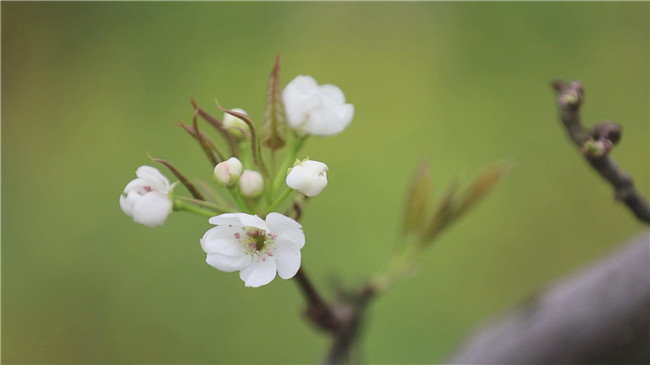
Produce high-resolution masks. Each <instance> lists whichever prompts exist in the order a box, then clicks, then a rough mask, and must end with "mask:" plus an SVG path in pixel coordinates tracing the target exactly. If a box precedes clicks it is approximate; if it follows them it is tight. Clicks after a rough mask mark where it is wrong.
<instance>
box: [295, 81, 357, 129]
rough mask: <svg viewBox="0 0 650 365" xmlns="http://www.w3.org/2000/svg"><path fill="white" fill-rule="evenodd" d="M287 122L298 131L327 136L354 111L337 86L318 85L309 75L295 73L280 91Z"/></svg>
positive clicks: (349, 119)
mask: <svg viewBox="0 0 650 365" xmlns="http://www.w3.org/2000/svg"><path fill="white" fill-rule="evenodd" d="M282 99H283V101H284V107H285V111H286V114H287V121H288V122H289V125H290V126H291V127H292V128H293V129H295V130H296V132H298V134H301V135H305V134H313V135H316V136H331V135H333V134H337V133H340V132H342V131H343V130H344V129H345V128H346V127H347V126H348V124H350V121H352V117H353V115H354V106H353V105H352V104H346V103H345V95H343V92H342V91H341V89H339V88H338V87H337V86H334V85H330V84H326V85H320V86H319V85H318V83H317V82H316V80H314V78H313V77H311V76H303V75H300V76H297V77H296V78H295V79H293V80H292V81H291V82H289V84H287V86H286V87H285V88H284V91H282Z"/></svg>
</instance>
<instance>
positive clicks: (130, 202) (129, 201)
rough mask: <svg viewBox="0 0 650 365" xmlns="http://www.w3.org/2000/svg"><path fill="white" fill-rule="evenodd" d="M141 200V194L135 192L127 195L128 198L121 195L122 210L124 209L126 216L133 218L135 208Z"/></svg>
mask: <svg viewBox="0 0 650 365" xmlns="http://www.w3.org/2000/svg"><path fill="white" fill-rule="evenodd" d="M139 199H140V194H138V193H137V192H135V191H131V192H129V193H127V195H126V196H124V194H122V195H120V208H122V211H123V212H124V214H126V215H128V216H129V217H133V206H134V205H135V203H136V202H137V201H138V200H139Z"/></svg>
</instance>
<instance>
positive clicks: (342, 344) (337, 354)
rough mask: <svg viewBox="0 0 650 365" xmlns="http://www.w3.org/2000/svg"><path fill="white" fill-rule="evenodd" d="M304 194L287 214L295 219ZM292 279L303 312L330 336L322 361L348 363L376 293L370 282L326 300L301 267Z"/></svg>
mask: <svg viewBox="0 0 650 365" xmlns="http://www.w3.org/2000/svg"><path fill="white" fill-rule="evenodd" d="M306 198H307V197H305V196H304V195H299V196H298V197H297V199H296V201H294V203H293V205H292V206H291V207H290V208H289V211H288V212H287V215H288V216H290V217H292V218H294V219H295V220H299V219H300V215H301V214H300V213H301V205H302V203H304V200H305V199H306ZM294 279H295V280H296V282H297V283H298V286H299V287H300V289H301V291H302V293H303V295H304V297H305V300H306V301H307V309H306V310H305V316H306V317H307V318H308V319H309V321H310V322H311V323H312V324H313V325H314V326H315V327H317V328H318V329H320V330H322V331H325V332H327V333H328V334H329V335H330V336H331V337H332V344H331V346H330V349H329V351H328V353H327V355H326V357H325V360H324V363H325V364H345V363H349V361H350V352H351V349H352V348H353V346H354V345H355V344H356V342H357V340H358V338H359V332H360V329H361V326H362V323H363V316H364V313H365V309H366V308H367V306H368V304H369V303H370V301H371V299H372V298H374V295H375V293H376V290H375V288H374V286H372V285H371V284H367V285H366V286H364V287H362V289H361V290H358V291H354V290H353V291H341V293H339V297H338V299H337V300H336V301H333V302H331V303H330V302H327V301H326V300H324V299H323V297H322V296H321V295H320V294H319V292H318V291H317V290H316V288H315V287H314V285H313V284H312V282H311V281H310V280H309V278H308V277H307V274H305V271H304V269H303V268H300V269H299V270H298V272H297V273H296V276H294Z"/></svg>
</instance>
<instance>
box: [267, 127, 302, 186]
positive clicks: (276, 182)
mask: <svg viewBox="0 0 650 365" xmlns="http://www.w3.org/2000/svg"><path fill="white" fill-rule="evenodd" d="M306 139H307V136H305V137H298V136H296V137H295V138H294V139H293V144H292V146H291V150H289V153H288V154H287V156H286V158H285V159H284V161H283V162H282V164H281V165H280V168H279V169H278V170H277V171H276V172H275V174H276V175H275V178H274V179H273V186H271V189H273V191H275V189H277V188H278V187H279V186H280V183H281V181H282V178H283V177H286V171H287V169H288V168H289V165H291V163H293V162H294V161H295V160H296V157H297V156H298V152H300V149H301V148H302V146H303V145H304V143H305V140H306Z"/></svg>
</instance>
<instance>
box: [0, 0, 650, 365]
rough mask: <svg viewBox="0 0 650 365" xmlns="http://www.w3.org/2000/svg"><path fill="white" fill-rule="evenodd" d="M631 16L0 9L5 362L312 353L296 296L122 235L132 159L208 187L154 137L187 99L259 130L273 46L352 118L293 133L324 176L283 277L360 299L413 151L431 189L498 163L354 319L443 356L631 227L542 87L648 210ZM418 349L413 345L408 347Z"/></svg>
mask: <svg viewBox="0 0 650 365" xmlns="http://www.w3.org/2000/svg"><path fill="white" fill-rule="evenodd" d="M649 5H650V4H648V3H647V2H642V3H566V4H563V3H469V2H467V3H252V2H247V3H227V2H220V3H204V2H201V3H172V2H165V3H154V2H143V3H125V2H121V3H77V2H73V3H38V2H29V3H17V2H2V4H1V7H2V361H3V363H311V362H314V361H317V360H319V359H321V357H322V355H323V354H324V351H325V348H326V341H327V337H326V336H325V335H323V334H321V333H319V332H317V331H315V330H314V329H312V328H311V327H310V326H309V325H308V324H307V323H306V322H305V321H304V320H303V318H302V317H301V311H302V310H303V304H304V303H303V300H302V297H301V295H300V292H299V291H298V289H297V287H296V285H295V283H293V282H291V281H283V280H280V279H276V280H275V281H273V282H272V283H271V284H270V285H267V286H265V287H262V288H259V289H250V288H244V286H243V283H242V282H241V281H240V279H239V277H238V275H237V274H226V273H222V272H219V271H217V270H215V269H213V268H212V267H210V266H208V265H207V264H205V262H204V259H205V255H204V253H203V251H202V250H201V248H200V246H199V242H198V239H199V238H200V237H201V236H202V234H203V232H204V231H205V230H207V229H208V228H209V225H208V223H207V221H206V220H205V219H202V218H198V217H195V216H192V215H189V214H186V213H175V214H172V215H171V216H170V218H169V219H168V221H167V223H166V224H165V225H164V226H163V227H161V228H157V229H148V228H146V227H144V226H140V225H137V224H135V223H133V222H132V221H131V219H130V218H128V217H127V216H125V215H124V214H123V213H122V211H121V210H120V208H119V204H118V196H119V194H120V193H121V191H122V189H123V188H124V186H125V185H126V183H127V182H128V181H129V180H131V179H133V178H134V171H135V169H136V168H137V167H138V166H140V165H142V164H152V163H151V162H150V161H149V160H148V158H147V152H149V153H151V154H152V155H154V156H156V157H162V158H165V159H167V160H169V161H171V162H173V163H174V164H176V165H177V166H178V167H180V168H181V169H183V171H185V172H186V173H187V174H188V175H189V176H192V177H197V178H203V179H209V178H210V173H211V172H210V170H209V166H208V165H207V164H206V162H205V159H204V157H203V155H202V152H201V151H200V149H199V147H198V145H197V144H196V143H195V142H194V141H193V140H192V139H191V138H189V137H188V136H186V135H185V134H184V132H182V131H181V130H179V129H178V128H176V127H174V126H173V124H174V123H175V122H177V121H178V120H183V121H185V122H189V121H191V116H192V109H191V107H190V105H189V99H190V98H192V97H193V98H196V100H197V101H198V102H199V104H200V105H202V106H204V107H205V108H206V109H208V110H209V111H212V112H213V113H214V114H217V115H220V113H217V112H216V108H215V107H214V103H213V100H214V97H215V96H217V97H219V100H220V101H221V102H222V103H223V104H224V105H225V106H226V107H242V108H244V109H246V110H247V111H248V112H249V113H250V114H251V115H252V116H253V117H254V118H256V119H257V120H259V119H260V116H261V114H262V110H263V107H264V101H265V93H266V82H267V77H268V74H269V72H270V70H271V67H272V65H273V60H274V57H275V55H276V53H278V52H279V53H280V54H281V55H282V58H283V71H282V75H283V84H286V83H287V82H288V81H290V80H291V79H292V78H293V77H294V76H296V75H298V74H308V75H312V76H314V77H315V78H316V79H317V80H318V81H319V82H320V83H333V84H335V85H338V86H340V87H341V89H342V90H343V91H344V92H345V94H346V97H347V99H348V100H349V102H351V103H353V104H354V105H355V109H356V113H355V118H354V120H353V122H352V124H351V125H350V127H349V128H348V129H347V130H346V131H345V132H344V133H342V134H340V135H337V136H334V137H330V138H312V139H310V140H309V142H308V144H307V146H306V149H305V150H304V151H305V155H308V156H310V157H311V158H313V159H316V160H321V161H325V162H326V163H327V164H328V165H329V167H330V171H329V181H330V184H329V186H328V187H327V189H326V190H325V191H324V193H322V194H321V195H320V196H318V197H317V198H315V199H313V200H312V201H311V202H310V203H309V205H308V207H307V210H306V214H305V216H304V219H303V221H302V223H303V225H304V229H305V232H306V235H307V245H306V246H305V249H304V250H303V264H304V267H305V269H306V270H308V272H309V273H310V274H311V276H312V277H313V279H314V280H315V283H316V284H317V285H318V287H319V288H321V289H322V290H323V291H324V293H326V294H327V295H328V296H331V294H332V291H331V283H332V282H335V281H337V280H340V281H343V282H345V283H348V284H351V285H352V284H355V283H361V282H362V281H363V280H364V278H366V277H367V276H368V275H369V274H371V273H374V272H376V271H377V270H379V269H380V268H381V265H382V262H383V260H384V259H385V257H386V252H387V251H388V249H389V247H390V246H391V245H392V244H393V242H394V241H395V240H396V237H397V235H398V231H399V229H398V228H399V219H400V216H401V211H402V198H403V196H404V187H405V184H406V182H407V181H408V178H409V175H410V173H411V172H412V170H413V168H414V167H415V166H416V164H417V162H418V160H419V159H420V158H421V157H422V156H425V155H428V156H430V159H431V166H432V169H433V171H434V175H435V176H434V180H435V182H436V191H437V194H438V195H440V194H441V193H442V192H444V190H445V189H446V187H447V185H448V184H449V183H450V182H451V181H452V180H454V179H456V178H459V179H461V180H463V181H465V179H469V178H471V177H473V176H476V174H477V173H478V171H479V170H480V169H481V167H483V166H485V165H487V164H490V163H492V162H494V161H497V160H500V159H502V158H505V157H509V158H511V160H512V161H514V163H515V167H514V169H513V170H512V171H511V172H510V174H509V175H508V176H507V177H506V178H505V180H504V181H503V182H502V183H501V184H500V185H499V186H498V187H497V188H496V189H495V191H494V192H493V193H492V194H491V195H490V196H489V197H488V198H487V199H486V200H485V201H484V202H483V203H482V204H481V205H479V207H478V208H476V209H475V210H474V211H472V212H471V213H470V214H469V216H467V217H466V218H465V219H463V220H462V221H461V222H458V224H456V225H454V226H453V227H452V229H451V230H449V231H447V232H446V233H445V234H444V235H443V236H442V237H441V238H440V239H439V241H438V242H437V245H436V247H435V248H434V250H432V251H431V252H429V253H428V255H427V256H426V258H425V260H424V265H423V268H422V269H421V271H420V273H419V275H417V276H415V277H413V278H412V279H410V280H407V281H405V282H403V283H402V284H401V285H399V286H397V287H396V288H395V289H394V290H392V291H391V292H389V293H388V294H387V295H385V296H382V297H381V298H379V300H377V301H376V302H375V304H374V305H373V307H372V308H371V311H370V314H369V318H368V325H367V329H366V337H365V339H364V343H363V349H364V353H365V357H366V359H367V360H368V361H369V362H374V363H424V362H435V361H442V360H443V359H444V357H445V356H446V355H447V354H448V353H449V352H450V351H452V350H453V349H454V347H455V346H456V345H457V344H458V343H459V342H460V341H461V340H462V339H463V338H464V336H466V335H467V334H468V333H469V332H470V331H471V330H472V328H474V327H475V326H477V325H478V324H480V323H481V322H482V321H484V320H486V319H487V318H489V317H490V316H492V315H494V314H496V313H499V312H500V311H503V310H506V309H507V308H508V307H510V306H512V305H514V304H516V303H517V302H519V301H520V300H522V299H524V298H526V297H527V296H528V295H530V294H531V293H533V292H534V291H535V290H537V289H539V288H542V287H544V286H545V285H548V284H549V283H551V282H552V281H553V280H557V279H559V278H561V277H563V276H565V275H568V274H569V273H571V272H573V271H575V270H577V269H578V268H579V267H581V266H583V265H585V264H587V263H588V262H590V261H592V260H594V259H596V258H597V257H599V256H601V255H603V254H605V253H606V252H609V251H611V250H612V249H614V247H615V246H617V245H618V244H620V243H622V242H624V241H626V240H627V239H629V238H630V237H631V236H632V235H635V234H638V233H639V232H640V231H642V229H643V225H642V224H640V223H638V222H637V221H636V220H635V219H634V218H633V217H632V215H631V214H630V213H629V212H628V211H627V210H626V209H625V207H624V206H623V205H621V204H618V203H616V202H615V201H614V200H613V198H612V191H611V188H610V187H609V186H608V185H607V184H606V183H605V182H604V181H602V180H601V179H600V178H599V177H597V176H596V174H595V173H594V172H593V171H592V170H591V169H590V168H589V166H587V164H586V163H585V162H584V161H583V160H582V158H581V157H580V155H579V153H578V152H577V151H576V149H575V148H574V146H573V145H572V144H571V143H570V142H569V140H568V138H567V137H566V135H565V133H564V130H563V128H562V126H561V125H560V123H559V122H558V120H557V112H556V107H555V101H554V94H553V92H552V90H551V88H550V87H549V82H550V81H551V80H552V79H553V78H564V79H581V80H583V82H584V84H585V87H586V104H585V106H584V108H583V118H584V120H585V122H586V123H589V124H591V123H593V122H596V121H600V120H605V119H610V120H615V121H617V122H619V123H621V124H622V125H623V128H624V134H623V139H622V142H621V144H620V145H619V146H617V147H616V149H615V150H614V152H613V156H614V157H615V158H616V159H617V161H618V162H620V164H621V165H622V166H623V167H624V168H625V169H626V170H627V171H629V172H630V173H631V174H632V175H633V176H634V178H635V180H636V183H637V184H638V186H639V187H640V189H641V190H642V191H643V192H644V193H645V194H646V195H647V193H648V181H649V176H648V175H649V169H648V166H649V161H648V160H649V157H648V152H649V151H648V142H649V137H648V136H649V130H648V120H649V115H648V113H649V111H648V110H649V105H648V104H649V101H648V100H649V90H648V81H649V80H648V79H649V77H648V76H649V75H648V65H649V59H648V54H649V46H648V44H649V35H648V34H649V29H648V11H649ZM423 344H425V345H423Z"/></svg>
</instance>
